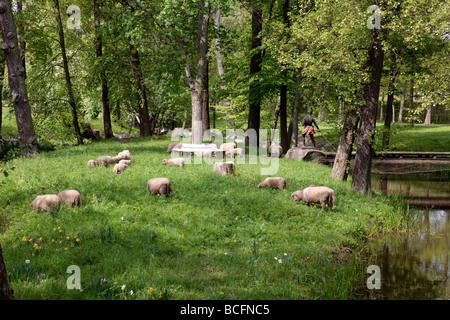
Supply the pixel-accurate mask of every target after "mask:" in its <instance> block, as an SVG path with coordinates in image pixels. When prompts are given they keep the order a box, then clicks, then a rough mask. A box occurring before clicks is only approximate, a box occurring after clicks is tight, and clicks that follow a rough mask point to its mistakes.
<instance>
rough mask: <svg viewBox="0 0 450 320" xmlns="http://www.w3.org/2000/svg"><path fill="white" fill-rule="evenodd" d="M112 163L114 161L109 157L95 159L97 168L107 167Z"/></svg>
mask: <svg viewBox="0 0 450 320" xmlns="http://www.w3.org/2000/svg"><path fill="white" fill-rule="evenodd" d="M112 163H114V160H113V158H112V157H110V156H100V157H98V158H97V165H99V166H109V165H110V164H112Z"/></svg>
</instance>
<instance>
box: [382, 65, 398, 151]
mask: <svg viewBox="0 0 450 320" xmlns="http://www.w3.org/2000/svg"><path fill="white" fill-rule="evenodd" d="M396 75H397V66H396V62H395V60H394V63H393V65H392V68H391V74H390V77H389V85H388V96H387V103H386V119H385V120H384V131H383V146H382V149H383V150H386V149H387V148H388V147H389V138H390V134H391V123H392V119H393V118H394V94H395V78H396Z"/></svg>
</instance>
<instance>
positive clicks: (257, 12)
mask: <svg viewBox="0 0 450 320" xmlns="http://www.w3.org/2000/svg"><path fill="white" fill-rule="evenodd" d="M251 15H252V43H251V50H252V51H253V52H254V53H253V55H252V56H251V58H250V77H251V78H252V80H251V83H250V88H249V89H250V92H249V105H248V129H254V130H255V131H256V144H257V145H259V128H260V121H261V98H260V95H259V80H258V79H257V77H256V75H257V74H258V73H259V72H260V71H261V62H262V52H261V50H260V48H261V45H262V39H261V31H262V10H261V8H260V7H259V6H258V4H257V3H256V2H254V3H253V6H252V12H251Z"/></svg>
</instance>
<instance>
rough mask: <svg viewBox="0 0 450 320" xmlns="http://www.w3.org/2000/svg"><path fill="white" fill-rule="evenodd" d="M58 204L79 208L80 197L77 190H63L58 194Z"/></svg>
mask: <svg viewBox="0 0 450 320" xmlns="http://www.w3.org/2000/svg"><path fill="white" fill-rule="evenodd" d="M58 199H59V203H60V204H67V205H69V206H77V207H81V195H80V193H79V192H78V191H77V190H63V191H61V192H60V193H58Z"/></svg>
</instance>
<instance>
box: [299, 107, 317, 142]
mask: <svg viewBox="0 0 450 320" xmlns="http://www.w3.org/2000/svg"><path fill="white" fill-rule="evenodd" d="M313 125H315V126H316V128H317V131H319V132H320V129H319V126H318V125H317V123H316V121H315V120H314V118H313V117H312V116H311V114H309V113H308V114H306V116H305V117H304V118H303V119H302V126H303V130H302V142H303V147H305V137H306V136H307V135H309V136H310V138H311V142H312V143H313V146H314V148H315V147H316V141H315V140H314V134H315V133H316V130H314V126H313Z"/></svg>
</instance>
